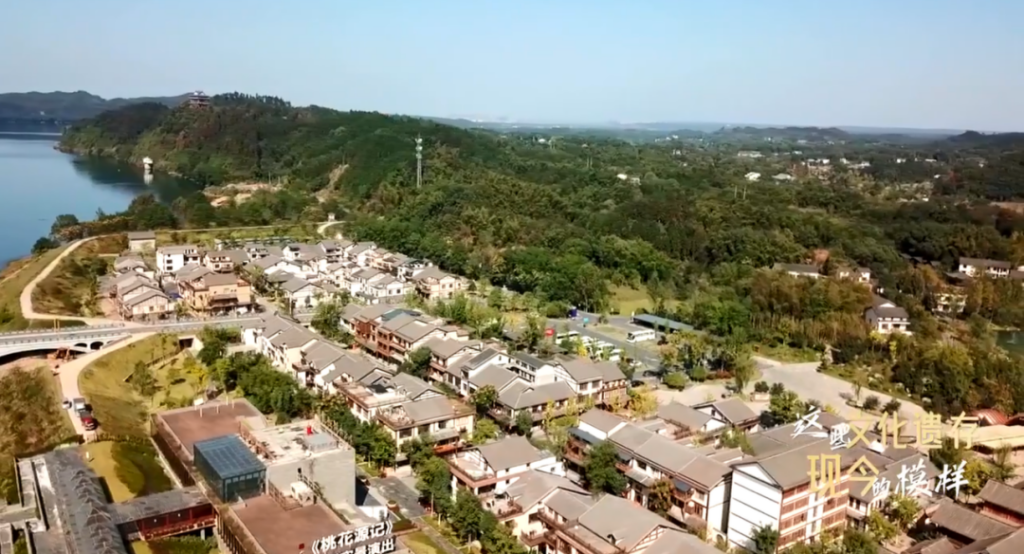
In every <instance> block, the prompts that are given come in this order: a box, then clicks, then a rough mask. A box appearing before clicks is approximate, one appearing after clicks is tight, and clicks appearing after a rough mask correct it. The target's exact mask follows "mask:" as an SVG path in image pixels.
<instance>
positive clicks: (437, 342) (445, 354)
mask: <svg viewBox="0 0 1024 554" xmlns="http://www.w3.org/2000/svg"><path fill="white" fill-rule="evenodd" d="M479 345H480V343H479V342H477V341H464V340H452V339H442V338H436V339H431V340H429V341H427V344H426V346H427V347H428V348H430V351H431V352H433V353H434V354H435V355H437V356H438V357H440V358H441V359H442V360H447V359H448V358H451V357H452V356H454V355H455V354H457V353H458V352H459V351H460V350H462V349H463V348H472V347H476V346H479Z"/></svg>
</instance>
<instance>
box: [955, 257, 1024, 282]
mask: <svg viewBox="0 0 1024 554" xmlns="http://www.w3.org/2000/svg"><path fill="white" fill-rule="evenodd" d="M957 269H958V271H959V272H960V273H963V274H964V275H967V276H969V277H980V276H982V275H985V276H988V277H995V278H1001V277H1009V276H1010V272H1011V271H1014V270H1016V271H1022V270H1024V267H1014V266H1013V264H1011V263H1010V262H1006V261H1002V260H987V259H982V258H960V263H959V265H958V268H957Z"/></svg>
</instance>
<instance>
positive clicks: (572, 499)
mask: <svg viewBox="0 0 1024 554" xmlns="http://www.w3.org/2000/svg"><path fill="white" fill-rule="evenodd" d="M544 505H545V506H547V508H548V509H549V510H551V511H553V512H555V513H556V514H558V515H560V516H562V517H564V518H565V519H567V520H570V521H572V520H574V519H577V518H579V517H580V516H581V515H583V514H585V513H587V510H589V509H590V508H591V506H593V505H594V500H593V499H592V498H590V497H589V496H583V495H580V494H573V493H571V492H568V491H558V492H556V493H555V494H553V495H551V497H550V498H548V499H547V501H546V502H544Z"/></svg>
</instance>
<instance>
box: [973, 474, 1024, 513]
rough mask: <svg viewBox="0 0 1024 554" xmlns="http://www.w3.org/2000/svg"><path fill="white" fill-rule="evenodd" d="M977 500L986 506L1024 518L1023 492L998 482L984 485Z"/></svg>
mask: <svg viewBox="0 0 1024 554" xmlns="http://www.w3.org/2000/svg"><path fill="white" fill-rule="evenodd" d="M978 498H980V499H981V500H982V501H984V502H986V503H988V504H992V505H993V506H997V507H999V508H1002V509H1003V510H1006V511H1008V512H1012V513H1014V514H1017V515H1018V516H1020V517H1024V491H1022V490H1020V489H1016V488H1013V487H1011V486H1010V485H1007V484H1005V483H1000V482H999V481H989V482H988V483H985V488H983V489H981V492H980V493H979V494H978Z"/></svg>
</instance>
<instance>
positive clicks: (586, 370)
mask: <svg viewBox="0 0 1024 554" xmlns="http://www.w3.org/2000/svg"><path fill="white" fill-rule="evenodd" d="M561 365H562V367H564V368H565V371H567V372H568V373H569V375H570V376H571V377H572V378H573V379H575V380H576V382H577V383H584V382H587V381H593V380H595V379H600V378H601V371H600V370H599V369H598V368H597V365H596V364H594V362H592V361H590V360H582V359H579V358H576V359H572V360H566V361H564V362H562V364H561Z"/></svg>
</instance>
